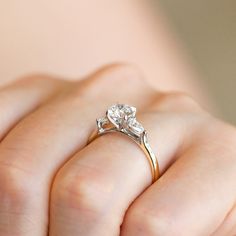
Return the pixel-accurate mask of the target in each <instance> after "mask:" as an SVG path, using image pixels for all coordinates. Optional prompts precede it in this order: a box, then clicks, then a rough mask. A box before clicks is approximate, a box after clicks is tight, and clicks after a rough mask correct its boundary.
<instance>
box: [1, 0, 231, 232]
mask: <svg viewBox="0 0 236 236" xmlns="http://www.w3.org/2000/svg"><path fill="white" fill-rule="evenodd" d="M144 2H146V1H143V2H142V1H138V2H137V1H133V0H121V1H112V4H111V1H110V0H99V2H98V1H97V3H98V4H97V5H96V7H94V1H91V0H87V1H76V2H74V3H73V4H71V2H69V1H65V0H62V1H60V4H58V2H56V1H50V2H48V1H47V3H45V4H42V3H43V1H41V2H40V3H39V2H38V3H37V2H35V1H23V2H22V1H19V2H17V1H15V2H14V4H12V3H11V2H10V1H8V2H4V3H1V4H3V6H2V7H0V11H1V17H2V18H3V20H2V21H1V22H0V24H1V26H2V27H0V33H1V35H2V36H3V37H2V38H1V44H0V51H1V55H3V56H4V60H2V62H1V70H0V71H1V72H0V73H1V74H0V75H1V81H0V83H1V84H2V85H3V86H2V88H1V90H0V110H1V122H0V137H1V143H0V236H2V235H4V236H21V235H22V236H32V235H34V236H46V235H53V236H54V235H57V236H60V235H62V236H66V235H70V236H71V235H72V236H73V235H83V236H87V235H98V236H99V235H102V236H104V235H105V236H106V235H109V236H110V235H119V234H120V235H128V236H130V235H131V236H132V235H135V236H136V235H145V236H146V235H151V236H152V235H161V236H162V235H167V236H168V235H171V236H173V235H176V236H181V235H187V236H189V235H197V236H198V235H201V236H202V235H217V236H218V235H219V236H222V235H223V236H224V235H226V236H228V235H232V236H234V235H235V234H236V228H235V222H236V210H235V198H236V186H235V181H234V180H235V175H236V174H235V173H236V168H235V166H236V163H235V162H236V160H235V143H236V134H235V133H236V132H235V128H234V127H231V126H230V125H228V124H225V123H223V122H221V121H219V120H217V119H216V118H214V117H212V116H211V115H209V114H208V113H207V112H206V111H204V110H203V109H202V108H201V107H200V106H199V105H198V104H197V103H196V102H195V101H194V100H193V99H192V98H191V97H190V96H188V95H185V94H184V93H176V92H171V93H165V92H163V91H166V90H181V91H187V92H188V93H189V94H191V96H194V97H195V98H197V99H198V100H200V101H204V102H203V104H204V106H206V104H207V100H206V99H204V95H203V92H202V91H203V90H202V88H201V89H199V87H198V86H196V83H194V77H195V76H194V73H193V72H192V70H191V69H190V67H189V65H188V63H186V61H188V60H186V59H185V58H184V56H183V55H182V53H180V51H181V50H179V47H178V45H177V44H176V40H175V39H174V40H173V38H174V37H173V35H172V34H170V32H169V31H168V28H167V27H166V22H165V19H164V18H163V17H162V14H161V13H160V12H159V11H158V13H157V15H156V16H155V18H153V17H152V14H151V11H150V9H149V8H148V5H146V4H145V3H144ZM13 5H14V7H13ZM55 6H57V7H58V8H56V7H55ZM107 6H109V7H107ZM19 9H20V10H19ZM45 9H46V10H45ZM54 9H55V10H54ZM60 9H63V10H60ZM87 9H89V11H88V10H87ZM41 12H43V17H42V14H41ZM29 13H30V20H29V19H28V17H29ZM108 18H109V20H107V19H108ZM52 19H55V21H54V20H52ZM58 22H59V23H58ZM83 22H86V26H87V27H83ZM62 26H63V27H62ZM95 29H99V33H97V31H96V30H95ZM109 29H112V32H114V34H111V33H110V32H111V30H109ZM42 39H43V40H42ZM137 39H139V40H137ZM26 42H27V43H26ZM78 42H79V43H78ZM6 55H7V56H6ZM22 55H23V56H22ZM113 61H129V62H132V63H134V64H136V65H138V67H139V68H141V71H144V72H145V76H143V75H142V74H141V73H140V69H137V68H136V67H133V66H128V65H112V66H108V67H106V68H103V69H100V70H99V71H97V72H96V73H94V74H92V75H88V73H90V71H93V70H94V68H97V67H99V66H100V65H103V64H107V63H110V62H113ZM45 68H46V71H47V72H53V73H57V74H62V75H66V76H65V77H66V78H65V79H64V78H63V80H62V79H60V78H57V77H55V78H51V77H49V76H46V75H32V76H29V77H27V78H23V79H21V80H19V81H16V82H14V83H11V84H9V85H8V86H4V84H6V83H8V82H9V81H10V80H14V79H16V78H18V76H19V75H20V74H27V73H28V72H29V71H41V70H42V71H45ZM69 77H70V78H71V77H75V78H76V81H75V82H69ZM107 88H109V89H110V90H109V91H108V90H107ZM117 88H122V89H121V90H118V89H117ZM114 91H115V92H114ZM117 101H119V102H122V103H127V104H130V105H133V106H136V107H137V108H138V111H139V113H138V120H139V121H140V122H141V123H142V124H143V125H144V127H145V128H146V129H147V131H148V135H149V140H150V143H151V146H152V147H153V149H154V151H155V153H156V154H157V157H158V161H159V164H160V171H161V177H160V179H159V180H158V181H157V182H155V183H154V184H153V185H151V173H150V167H149V165H148V161H147V158H146V157H145V155H144V154H143V153H142V151H141V150H140V149H139V148H138V147H137V146H136V144H134V143H133V142H131V140H129V139H127V138H125V137H123V136H119V135H116V134H112V135H106V136H104V137H101V138H99V139H97V140H95V141H94V142H93V143H91V144H90V145H88V146H87V145H86V144H87V139H88V137H89V135H90V133H91V132H92V131H93V129H94V128H95V118H97V117H101V116H103V115H104V112H105V110H106V109H107V108H108V107H109V106H110V105H112V104H114V103H116V102H117Z"/></svg>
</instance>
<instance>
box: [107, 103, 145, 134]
mask: <svg viewBox="0 0 236 236" xmlns="http://www.w3.org/2000/svg"><path fill="white" fill-rule="evenodd" d="M135 114H136V108H135V107H131V106H129V105H126V104H116V105H113V106H111V107H110V108H109V109H108V110H107V117H108V119H109V120H110V121H111V123H113V124H114V125H115V126H116V127H117V128H122V129H125V130H129V131H131V132H132V133H135V134H137V135H139V134H141V133H142V132H143V131H144V128H143V127H142V125H141V124H140V123H139V122H138V121H137V120H136V118H135Z"/></svg>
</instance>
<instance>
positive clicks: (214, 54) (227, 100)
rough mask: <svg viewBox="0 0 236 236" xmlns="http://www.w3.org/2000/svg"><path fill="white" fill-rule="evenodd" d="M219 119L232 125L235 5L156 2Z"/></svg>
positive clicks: (235, 112) (209, 0) (217, 0)
mask: <svg viewBox="0 0 236 236" xmlns="http://www.w3.org/2000/svg"><path fill="white" fill-rule="evenodd" d="M157 3H158V4H161V6H162V8H163V10H164V12H165V14H166V16H167V18H168V21H169V22H170V23H171V26H172V28H173V29H174V30H175V33H176V34H177V35H178V37H179V38H180V39H181V41H182V42H183V44H184V46H185V48H186V50H187V52H188V54H189V55H190V57H191V58H192V61H193V62H194V64H195V67H196V68H197V70H198V72H199V74H200V76H199V78H200V79H201V80H202V82H203V83H204V84H205V86H206V88H207V91H208V92H209V93H210V94H211V96H212V98H213V99H214V101H216V104H217V105H218V108H219V109H220V112H221V114H222V116H223V117H224V118H225V119H227V120H228V121H230V122H232V123H234V124H236V1H235V0H224V1H222V0H197V1H196V0H178V1H176V0H160V1H155V0H153V1H152V4H153V6H154V7H155V5H157Z"/></svg>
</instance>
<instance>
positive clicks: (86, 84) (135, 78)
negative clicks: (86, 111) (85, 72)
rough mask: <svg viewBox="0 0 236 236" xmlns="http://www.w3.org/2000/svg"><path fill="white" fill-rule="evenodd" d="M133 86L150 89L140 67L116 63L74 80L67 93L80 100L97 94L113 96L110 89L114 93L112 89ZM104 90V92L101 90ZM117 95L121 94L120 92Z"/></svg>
mask: <svg viewBox="0 0 236 236" xmlns="http://www.w3.org/2000/svg"><path fill="white" fill-rule="evenodd" d="M124 85H125V86H124ZM134 86H135V87H136V88H137V89H139V90H141V89H142V90H143V89H146V90H147V91H149V90H151V88H150V85H149V84H148V83H147V81H146V80H145V78H144V76H143V75H142V73H141V71H140V69H138V68H136V66H135V65H129V64H121V63H120V64H118V63H117V64H111V65H107V66H105V67H102V68H101V69H99V70H98V71H96V72H95V73H93V74H92V75H90V76H88V77H87V78H86V79H84V80H81V81H77V82H75V83H74V84H73V86H72V87H71V91H70V94H68V95H69V98H71V99H72V100H73V101H74V100H75V101H79V102H82V101H88V100H90V99H91V98H94V97H98V96H99V97H102V98H103V97H105V98H107V97H108V96H109V97H113V95H112V94H110V91H112V93H114V91H113V89H117V88H124V89H125V91H132V90H131V89H132V88H133V87H134ZM107 88H110V89H107ZM104 90H106V93H102V92H101V91H104ZM117 96H121V93H118V94H117Z"/></svg>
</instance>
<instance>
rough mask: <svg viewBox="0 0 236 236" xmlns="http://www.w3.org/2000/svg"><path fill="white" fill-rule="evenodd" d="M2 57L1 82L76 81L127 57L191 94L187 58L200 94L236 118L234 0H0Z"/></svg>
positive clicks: (164, 84) (163, 84)
mask: <svg viewBox="0 0 236 236" xmlns="http://www.w3.org/2000/svg"><path fill="white" fill-rule="evenodd" d="M162 13H164V14H162ZM162 15H164V17H162ZM166 22H167V24H165V23H166ZM168 23H169V24H168ZM166 25H167V26H170V28H171V29H172V30H173V32H174V34H172V31H171V30H170V32H169V31H168V27H166ZM175 35H177V40H176V38H175ZM176 41H177V42H178V41H179V42H180V48H178V43H177V44H175V43H176ZM181 45H182V47H181ZM178 49H180V50H178ZM182 49H184V50H185V52H186V54H187V57H185V55H184V53H183V55H181V52H182V51H184V50H182ZM182 56H183V57H182ZM186 59H187V60H186ZM0 60H1V63H0V84H4V83H6V82H9V81H10V80H14V79H16V78H19V77H20V76H22V75H23V76H24V75H27V74H29V73H32V72H33V73H35V72H43V73H52V74H56V75H60V76H62V77H65V78H76V79H78V78H82V77H83V76H84V75H85V74H87V73H90V72H91V71H92V70H94V69H95V68H97V67H99V66H101V65H104V64H107V63H111V62H116V61H128V62H131V63H134V64H137V65H138V66H140V67H141V69H142V70H143V71H144V72H145V74H146V77H147V78H150V79H152V80H153V81H152V82H154V83H155V84H156V85H157V88H159V87H160V88H161V89H167V90H169V89H181V90H185V91H191V92H193V93H192V94H194V89H192V88H197V87H198V86H197V85H196V84H194V82H193V81H194V79H193V80H191V79H192V78H194V76H195V72H193V73H192V71H191V66H189V65H188V62H190V63H189V64H191V63H192V64H193V68H196V71H197V73H196V74H197V76H196V77H197V79H196V80H195V82H196V83H197V81H198V80H200V82H202V84H203V86H202V89H201V91H200V96H199V97H204V94H210V97H212V100H213V102H214V103H215V104H216V106H217V109H218V110H219V111H220V112H219V114H220V116H221V117H223V118H224V119H225V120H227V121H229V122H231V123H233V124H236V108H235V106H236V105H235V104H236V1H235V0H178V1H176V0H119V1H117V0H86V1H83V0H81V1H80V0H70V1H68V0H60V1H58V0H50V1H48V0H41V1H37V0H22V1H18V0H11V1H0ZM142 67H143V68H142ZM189 68H190V69H189ZM193 71H194V69H193ZM154 80H156V81H154ZM190 80H191V82H190ZM181 83H182V84H181ZM187 84H188V85H189V84H192V85H193V86H192V85H190V87H191V86H192V87H191V88H190V87H188V85H187ZM204 89H205V91H204ZM197 92H198V93H199V91H197ZM202 95H203V96H202Z"/></svg>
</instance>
